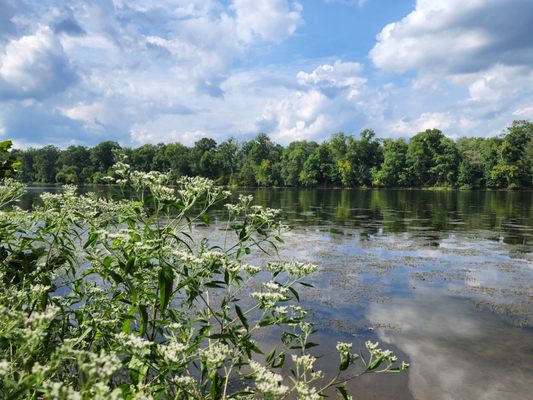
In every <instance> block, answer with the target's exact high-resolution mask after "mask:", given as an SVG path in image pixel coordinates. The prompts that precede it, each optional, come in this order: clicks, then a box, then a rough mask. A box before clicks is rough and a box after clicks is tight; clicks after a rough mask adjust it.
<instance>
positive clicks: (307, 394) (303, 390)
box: [295, 381, 323, 400]
mask: <svg viewBox="0 0 533 400" xmlns="http://www.w3.org/2000/svg"><path fill="white" fill-rule="evenodd" d="M295 388H296V392H298V400H322V398H323V396H321V395H320V394H319V393H318V392H317V390H316V388H315V387H311V386H308V385H306V384H305V383H304V382H301V381H299V382H296V384H295Z"/></svg>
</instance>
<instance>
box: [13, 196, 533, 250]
mask: <svg viewBox="0 0 533 400" xmlns="http://www.w3.org/2000/svg"><path fill="white" fill-rule="evenodd" d="M43 190H44V191H50V190H56V188H54V187H51V188H46V189H44V188H43V189H36V188H34V189H32V190H31V191H29V192H28V193H27V194H26V195H25V196H24V197H23V199H22V200H21V204H20V206H21V207H22V208H24V209H31V208H32V207H34V206H35V205H36V204H38V203H39V200H38V195H39V194H40V193H41V192H42V191H43ZM82 190H83V191H97V192H98V193H99V194H100V195H102V196H107V195H110V194H111V193H112V192H113V188H112V187H105V186H93V187H86V188H83V189H82ZM236 192H237V193H251V194H253V195H254V196H255V202H256V204H259V205H264V206H268V207H272V208H279V209H281V210H283V217H284V218H285V220H286V221H287V222H288V223H290V224H291V225H294V226H322V227H326V226H329V227H330V228H329V229H331V228H333V226H334V225H337V226H344V227H350V228H356V229H358V230H359V231H360V232H359V234H360V236H361V238H362V239H366V238H369V237H371V236H372V235H376V234H385V235H386V234H390V233H402V232H410V233H412V234H415V233H416V232H418V233H417V236H420V238H421V239H422V237H424V238H425V242H426V243H427V244H428V245H435V244H438V243H439V242H440V241H441V240H442V238H445V237H447V236H448V235H449V233H450V232H454V231H473V230H483V231H489V232H492V234H493V235H492V236H491V237H490V238H492V239H495V240H503V241H504V242H505V243H509V244H522V245H529V244H530V242H531V235H532V234H533V230H532V229H531V227H532V226H533V192H531V191H529V192H526V191H524V192H504V191H432V190H395V189H369V190H364V189H331V188H327V189H296V188H281V189H272V188H256V189H238V190H237V191H236ZM420 232H423V234H419V233H420Z"/></svg>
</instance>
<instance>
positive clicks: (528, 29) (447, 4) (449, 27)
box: [370, 0, 533, 74]
mask: <svg viewBox="0 0 533 400" xmlns="http://www.w3.org/2000/svg"><path fill="white" fill-rule="evenodd" d="M532 35H533V9H532V8H531V2H530V1H528V0H508V1H501V0H474V1H466V2H465V1H461V0H449V1H432V0H418V1H417V3H416V8H415V10H414V11H413V12H411V13H410V14H408V15H407V16H406V17H404V18H403V19H401V20H400V21H398V22H393V23H391V24H388V25H387V26H385V27H384V28H383V30H382V31H381V33H380V34H379V35H378V37H377V43H376V45H375V46H374V48H373V49H372V50H371V51H370V57H371V59H372V61H373V62H374V64H375V65H376V66H378V67H379V68H382V69H384V70H387V71H393V72H403V71H408V70H416V71H418V70H422V71H432V72H438V73H445V74H461V73H472V72H476V71H479V70H484V69H487V68H490V67H492V66H494V65H495V64H498V63H499V64H507V65H530V64H531V62H533V43H532V42H531V40H530V39H529V38H530V37H531V36H532Z"/></svg>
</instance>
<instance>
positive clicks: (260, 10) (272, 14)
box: [232, 0, 303, 42]
mask: <svg viewBox="0 0 533 400" xmlns="http://www.w3.org/2000/svg"><path fill="white" fill-rule="evenodd" d="M232 7H233V9H234V10H235V14H236V16H237V18H236V23H237V32H238V33H239V37H240V38H242V39H244V40H245V41H251V40H252V38H253V35H254V34H257V35H259V36H261V37H262V38H263V39H266V40H270V41H273V42H280V41H282V40H283V39H286V38H287V37H289V36H290V35H292V34H293V33H294V32H295V31H296V28H298V26H299V25H301V24H302V22H303V21H302V16H301V12H302V6H301V4H300V3H298V2H294V1H291V2H289V1H287V0H233V4H232Z"/></svg>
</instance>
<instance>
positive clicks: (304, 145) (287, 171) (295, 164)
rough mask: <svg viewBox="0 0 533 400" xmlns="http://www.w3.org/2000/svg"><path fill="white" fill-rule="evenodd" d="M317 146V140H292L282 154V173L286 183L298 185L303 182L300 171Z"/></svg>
mask: <svg viewBox="0 0 533 400" xmlns="http://www.w3.org/2000/svg"><path fill="white" fill-rule="evenodd" d="M317 147H318V144H317V143H316V142H308V141H306V140H304V141H296V142H292V143H290V144H289V146H287V148H286V149H285V150H284V151H283V154H282V156H281V175H282V178H283V183H284V184H285V185H288V186H298V185H299V184H300V183H302V182H301V181H300V173H301V172H302V170H303V168H304V163H305V162H306V160H307V159H308V158H309V156H310V155H311V153H312V152H313V151H314V150H315V149H316V148H317Z"/></svg>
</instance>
